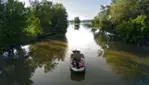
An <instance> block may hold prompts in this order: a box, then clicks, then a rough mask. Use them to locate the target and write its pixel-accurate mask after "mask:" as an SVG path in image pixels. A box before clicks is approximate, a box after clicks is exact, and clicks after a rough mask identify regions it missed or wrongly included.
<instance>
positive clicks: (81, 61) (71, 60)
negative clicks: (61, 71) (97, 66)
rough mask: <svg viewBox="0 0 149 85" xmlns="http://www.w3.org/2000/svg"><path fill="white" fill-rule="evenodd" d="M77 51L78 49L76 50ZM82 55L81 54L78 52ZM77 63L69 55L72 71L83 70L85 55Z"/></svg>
mask: <svg viewBox="0 0 149 85" xmlns="http://www.w3.org/2000/svg"><path fill="white" fill-rule="evenodd" d="M77 52H79V51H77ZM73 53H75V51H74V52H73ZM80 55H83V54H80ZM78 65H79V66H77V65H76V62H75V61H74V59H73V58H72V57H71V58H70V69H71V71H73V72H85V57H84V56H83V57H81V60H80V61H79V62H78Z"/></svg>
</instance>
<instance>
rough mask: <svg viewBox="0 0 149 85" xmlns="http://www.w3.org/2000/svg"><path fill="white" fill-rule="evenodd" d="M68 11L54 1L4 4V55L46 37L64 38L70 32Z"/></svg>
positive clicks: (0, 23) (0, 25)
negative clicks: (6, 50) (8, 49)
mask: <svg viewBox="0 0 149 85" xmlns="http://www.w3.org/2000/svg"><path fill="white" fill-rule="evenodd" d="M67 23H68V22H67V12H66V9H65V7H64V6H63V5H62V4H60V3H56V4H53V3H52V2H51V1H47V0H42V1H38V0H35V1H30V5H29V6H28V7H25V4H24V3H22V2H19V1H18V0H7V1H5V2H4V1H2V0H0V51H1V50H4V49H6V48H13V47H14V46H16V45H20V44H22V43H25V42H28V41H30V40H32V39H33V38H35V37H38V36H42V35H50V34H51V36H54V35H63V36H64V34H65V32H66V29H67V26H68V25H67Z"/></svg>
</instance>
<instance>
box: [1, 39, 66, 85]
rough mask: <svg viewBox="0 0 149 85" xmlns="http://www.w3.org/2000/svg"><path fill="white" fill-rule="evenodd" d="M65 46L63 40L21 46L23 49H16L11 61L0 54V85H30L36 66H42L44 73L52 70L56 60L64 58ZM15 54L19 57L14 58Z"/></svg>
mask: <svg viewBox="0 0 149 85" xmlns="http://www.w3.org/2000/svg"><path fill="white" fill-rule="evenodd" d="M66 47H67V44H66V43H65V42H63V41H56V40H53V41H47V42H40V43H36V44H33V45H28V46H23V47H22V48H23V49H24V50H23V49H20V50H16V52H15V54H14V55H13V57H12V58H13V59H12V58H11V61H10V59H9V58H8V60H5V59H4V58H3V57H2V56H0V58H1V61H2V62H0V66H1V69H0V71H1V72H0V85H32V84H33V81H32V80H31V77H32V75H33V73H34V72H35V70H36V68H38V67H44V72H45V73H47V72H50V71H52V70H53V69H54V68H55V66H56V65H57V64H58V63H57V61H60V60H61V61H63V60H64V57H65V56H64V55H65V50H66ZM27 54H28V56H29V58H27V59H26V57H25V56H26V55H27ZM16 56H19V57H18V58H17V59H14V57H16ZM9 62H11V63H9ZM8 63H9V64H8Z"/></svg>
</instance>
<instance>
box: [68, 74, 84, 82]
mask: <svg viewBox="0 0 149 85" xmlns="http://www.w3.org/2000/svg"><path fill="white" fill-rule="evenodd" d="M70 78H71V80H72V81H78V82H79V81H83V80H85V72H80V73H78V72H73V71H71V76H70Z"/></svg>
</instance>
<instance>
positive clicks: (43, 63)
mask: <svg viewBox="0 0 149 85" xmlns="http://www.w3.org/2000/svg"><path fill="white" fill-rule="evenodd" d="M66 47H67V44H66V43H65V42H62V41H56V40H53V41H48V42H41V43H36V44H34V45H31V46H30V56H31V57H32V59H33V61H34V63H35V64H36V65H37V66H38V67H44V71H45V73H47V72H50V71H52V69H54V68H55V66H56V65H57V64H58V63H57V62H56V61H60V60H61V61H63V60H64V58H65V51H66Z"/></svg>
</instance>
